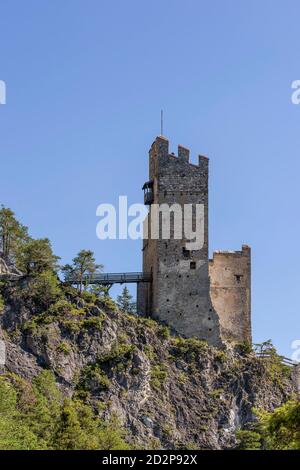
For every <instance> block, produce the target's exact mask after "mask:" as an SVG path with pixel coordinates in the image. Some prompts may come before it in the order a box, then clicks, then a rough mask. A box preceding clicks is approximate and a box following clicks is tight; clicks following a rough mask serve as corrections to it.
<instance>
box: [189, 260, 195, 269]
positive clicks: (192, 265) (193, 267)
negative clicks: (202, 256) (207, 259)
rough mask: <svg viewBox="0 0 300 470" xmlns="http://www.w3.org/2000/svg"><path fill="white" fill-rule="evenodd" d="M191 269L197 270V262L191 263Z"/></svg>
mask: <svg viewBox="0 0 300 470" xmlns="http://www.w3.org/2000/svg"><path fill="white" fill-rule="evenodd" d="M190 269H196V261H191V262H190Z"/></svg>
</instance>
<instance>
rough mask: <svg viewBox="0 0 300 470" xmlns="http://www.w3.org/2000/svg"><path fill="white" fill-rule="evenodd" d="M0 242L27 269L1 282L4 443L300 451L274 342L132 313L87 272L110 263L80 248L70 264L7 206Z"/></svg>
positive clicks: (125, 297) (0, 444)
mask: <svg viewBox="0 0 300 470" xmlns="http://www.w3.org/2000/svg"><path fill="white" fill-rule="evenodd" d="M0 251H2V253H3V254H4V253H5V257H6V260H8V261H9V262H11V263H14V264H15V265H17V266H18V268H19V269H22V271H23V273H24V274H25V276H24V277H22V278H20V279H19V280H14V281H10V280H5V279H3V280H2V281H1V282H0V339H1V341H3V342H4V343H5V347H6V364H5V367H3V370H2V371H1V372H2V375H1V376H0V448H2V449H39V448H42V449H121V448H122V449H123V448H124V449H125V448H128V446H132V447H133V448H147V449H156V448H167V449H179V448H187V449H194V448H200V449H229V448H231V449H232V448H237V447H239V448H259V449H262V448H266V449H271V448H280V449H281V448H299V402H297V401H296V400H295V389H294V387H293V384H292V381H291V378H290V368H288V367H286V366H283V365H282V364H281V361H280V358H279V356H278V355H277V353H276V351H275V350H273V349H272V348H269V352H271V353H270V354H269V355H268V358H260V357H257V356H256V355H255V354H254V352H253V351H252V348H251V347H250V346H249V345H247V344H243V345H230V344H228V345H224V348H223V349H215V348H212V347H210V346H208V344H207V343H206V342H204V341H200V340H199V339H196V338H190V339H184V338H181V337H178V336H176V335H174V334H173V332H171V331H170V330H169V328H167V327H166V326H165V325H161V324H159V323H158V322H156V321H154V320H152V319H148V318H140V317H138V316H137V315H135V314H134V311H135V305H134V304H133V302H132V299H131V297H130V294H129V292H128V291H127V289H125V290H124V291H123V293H122V295H121V296H120V297H119V298H118V300H117V304H116V303H115V302H114V301H113V300H112V299H111V298H110V297H109V295H108V292H107V290H106V289H105V288H102V287H99V288H98V287H97V288H89V287H88V286H87V285H85V282H84V280H85V278H86V276H92V275H93V273H94V272H95V271H96V270H97V269H101V268H102V266H101V265H99V264H98V263H96V260H95V258H94V255H93V253H92V252H91V251H89V250H82V251H80V252H79V253H78V255H77V256H75V257H74V259H73V261H72V263H71V264H70V265H66V266H64V267H63V269H62V273H63V274H65V275H67V276H72V275H74V274H75V275H76V277H77V279H79V283H78V285H76V286H70V285H69V284H68V283H65V282H63V281H62V280H60V277H59V274H60V268H59V266H58V260H59V258H58V257H57V256H56V255H55V254H54V253H53V251H52V248H51V244H50V242H49V240H47V239H41V240H34V239H32V238H31V237H30V236H29V234H28V230H27V229H26V228H25V227H23V226H22V225H21V224H19V223H18V222H17V221H16V220H15V218H14V214H13V213H12V212H11V211H9V210H8V209H4V208H3V209H2V210H0Z"/></svg>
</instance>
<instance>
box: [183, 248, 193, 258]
mask: <svg viewBox="0 0 300 470" xmlns="http://www.w3.org/2000/svg"><path fill="white" fill-rule="evenodd" d="M182 254H183V257H184V258H186V259H189V258H190V257H191V252H190V250H187V249H186V248H185V247H183V248H182Z"/></svg>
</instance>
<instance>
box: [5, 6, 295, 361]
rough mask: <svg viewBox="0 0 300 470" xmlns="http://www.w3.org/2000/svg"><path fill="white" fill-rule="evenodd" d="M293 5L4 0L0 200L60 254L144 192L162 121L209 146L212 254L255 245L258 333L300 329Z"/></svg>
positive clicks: (91, 244)
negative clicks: (122, 200)
mask: <svg viewBox="0 0 300 470" xmlns="http://www.w3.org/2000/svg"><path fill="white" fill-rule="evenodd" d="M299 18H300V3H299V1H285V2H275V1H271V0H259V1H258V0H251V1H250V0H248V1H246V0H244V1H238V0H231V1H230V0H206V1H204V0H186V1H183V0H180V1H179V0H172V1H167V0H165V1H163V0H159V1H158V0H151V2H149V1H145V0H134V1H133V0H127V1H126V2H125V1H123V0H122V1H121V0H119V1H113V0H109V1H108V0H107V1H102V0H63V1H62V0H51V1H50V0H43V1H40V0H26V1H25V0H24V1H21V0H18V1H16V0H9V1H8V0H6V1H2V2H1V5H0V79H1V80H5V82H6V84H7V104H6V105H5V106H0V157H1V166H0V172H1V173H0V174H1V185H0V202H1V203H4V204H5V205H6V206H9V207H11V208H12V209H13V210H14V211H15V212H16V214H17V216H18V217H19V218H20V219H21V220H22V222H23V223H25V224H26V225H28V226H29V227H30V230H31V234H32V235H33V236H35V237H45V236H48V237H49V238H50V239H51V240H52V242H53V246H54V249H55V251H56V253H57V254H59V255H60V256H61V257H62V258H63V261H69V260H70V259H71V258H72V257H73V256H74V254H75V253H76V252H77V251H78V250H79V249H81V248H90V249H92V250H94V251H95V253H96V255H97V258H98V260H99V262H102V263H104V265H105V269H106V270H107V271H134V270H139V269H140V268H141V256H140V242H139V241H102V242H100V241H99V240H97V238H96V235H95V227H96V222H97V219H96V216H95V210H96V207H97V205H98V204H99V203H101V202H112V203H115V202H116V201H117V199H118V196H119V194H127V195H128V197H129V201H130V202H142V192H141V186H142V184H143V182H144V181H145V180H146V179H147V171H148V161H147V152H148V148H149V146H150V144H151V143H152V141H153V139H154V138H155V136H156V135H157V134H159V131H160V109H161V108H163V109H164V111H165V135H166V136H167V137H168V138H169V140H170V146H171V151H175V152H176V148H177V144H178V143H180V144H182V145H185V146H188V147H190V149H191V154H192V159H195V160H196V155H197V154H198V153H203V154H206V155H208V156H209V157H210V170H211V171H210V250H211V251H212V250H214V249H239V248H240V246H241V244H242V243H248V244H250V245H251V247H252V250H253V260H252V261H253V330H254V340H255V341H257V342H258V341H262V340H266V339H269V338H272V339H273V341H274V343H275V345H276V346H277V347H278V349H279V350H280V351H281V352H282V353H284V354H286V355H288V356H290V355H291V353H292V351H291V349H290V344H291V341H293V340H294V339H300V325H299V323H300V321H299V302H300V301H299V285H300V276H299V266H300V250H299V235H300V234H299V232H300V222H299V199H300V198H299V196H300V185H299V172H300V163H299V161H300V160H299V135H300V132H299V130H300V129H299V127H300V105H299V106H295V105H293V104H292V103H291V98H290V97H291V82H292V81H293V80H296V79H300V62H299V57H300V54H299V52H300V51H299V49H300V46H299V44H300V43H299Z"/></svg>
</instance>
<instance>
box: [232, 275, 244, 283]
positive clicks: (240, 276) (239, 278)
mask: <svg viewBox="0 0 300 470" xmlns="http://www.w3.org/2000/svg"><path fill="white" fill-rule="evenodd" d="M234 277H235V279H236V282H238V283H240V282H241V280H242V277H243V275H242V274H235V275H234Z"/></svg>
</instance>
